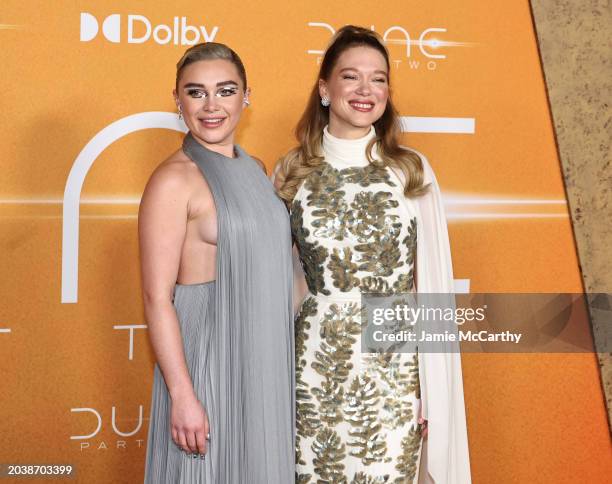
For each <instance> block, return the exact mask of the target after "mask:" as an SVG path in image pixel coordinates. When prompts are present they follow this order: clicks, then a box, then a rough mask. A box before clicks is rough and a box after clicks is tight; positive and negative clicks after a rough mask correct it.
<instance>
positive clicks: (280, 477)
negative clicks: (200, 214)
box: [145, 133, 295, 484]
mask: <svg viewBox="0 0 612 484" xmlns="http://www.w3.org/2000/svg"><path fill="white" fill-rule="evenodd" d="M235 150H236V155H237V156H236V157H235V158H228V157H226V156H223V155H221V154H218V153H215V152H213V151H210V150H208V149H207V148H205V147H204V146H202V145H201V144H199V143H198V142H197V141H196V140H195V139H194V138H193V136H192V135H191V134H190V133H188V134H187V136H186V137H185V139H184V142H183V151H184V152H185V154H186V155H187V156H188V157H189V158H191V159H192V160H193V161H194V162H195V163H196V164H197V165H198V167H199V168H200V171H201V172H202V175H203V176H204V178H205V179H206V181H207V183H208V185H209V187H210V189H211V192H212V194H213V197H214V201H215V205H216V210H217V225H218V227H217V230H218V231H217V260H216V265H217V268H216V281H215V282H213V283H209V284H201V285H192V286H188V285H187V286H184V285H178V284H177V286H176V288H175V299H174V305H175V307H176V309H177V315H178V317H179V320H180V326H181V332H182V335H183V341H184V346H185V357H186V359H187V365H188V367H189V371H190V374H191V377H192V381H193V384H194V389H195V391H196V394H197V395H198V398H199V399H200V401H201V402H202V403H203V405H204V408H205V409H206V411H207V413H208V418H209V423H210V443H209V447H208V454H207V456H206V459H204V460H201V459H192V458H191V457H189V456H187V455H185V454H184V453H183V452H181V451H180V450H179V449H178V448H177V447H176V446H175V444H174V442H173V441H172V438H171V435H170V431H169V403H170V401H169V396H168V392H167V388H166V387H165V384H164V382H163V378H162V375H161V372H160V371H159V369H158V368H157V367H156V369H155V375H154V388H153V395H152V407H151V420H150V429H149V437H148V447H147V459H146V470H145V482H146V483H162V482H163V483H202V484H213V483H214V484H242V483H249V484H250V483H253V484H260V483H261V484H276V483H278V484H285V483H291V482H293V481H294V478H295V440H294V430H293V429H294V425H295V397H294V395H295V388H294V378H295V368H294V343H293V334H294V333H293V321H292V300H291V298H292V268H291V232H290V228H289V218H288V214H287V210H286V209H285V206H284V204H283V203H282V202H281V200H280V199H279V198H278V197H277V196H276V194H275V192H274V188H273V186H272V184H271V182H270V181H269V180H268V178H267V177H266V175H265V174H264V172H263V171H262V170H261V168H260V167H259V166H258V165H257V163H256V162H255V161H254V160H253V159H252V158H251V157H250V156H249V155H248V154H246V153H245V152H244V151H243V150H242V148H240V147H239V146H237V145H236V146H235Z"/></svg>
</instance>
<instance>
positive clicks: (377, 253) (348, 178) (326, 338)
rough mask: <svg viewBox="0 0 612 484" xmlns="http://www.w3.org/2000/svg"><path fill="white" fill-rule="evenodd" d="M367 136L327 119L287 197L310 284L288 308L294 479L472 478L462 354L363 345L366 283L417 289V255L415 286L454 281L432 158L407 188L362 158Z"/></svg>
mask: <svg viewBox="0 0 612 484" xmlns="http://www.w3.org/2000/svg"><path fill="white" fill-rule="evenodd" d="M374 136H375V132H374V128H372V130H371V132H370V133H369V134H368V135H367V136H366V137H364V138H361V139H358V140H343V139H338V138H335V137H333V136H331V135H330V133H329V132H328V131H327V128H326V129H325V132H324V139H323V151H324V155H325V161H324V163H323V166H322V168H321V169H320V170H317V171H316V172H315V173H313V174H311V175H310V176H309V177H308V178H307V179H306V180H305V181H304V182H303V183H302V185H301V187H300V189H299V190H298V192H297V193H296V196H295V198H294V201H293V204H292V207H291V222H292V231H293V236H294V239H295V242H296V244H297V246H298V250H299V252H300V258H301V261H302V265H303V268H304V272H305V275H306V279H307V282H308V286H309V291H310V293H309V294H308V295H307V296H306V297H305V298H304V300H303V301H302V304H301V308H300V311H299V313H298V317H297V319H296V358H297V366H296V383H297V440H296V445H297V461H296V462H297V482H299V483H314V482H346V483H347V484H348V483H355V484H358V483H411V482H417V480H419V475H420V481H421V482H436V483H438V482H440V483H443V482H444V483H445V482H448V483H451V482H452V483H466V482H470V474H469V461H468V454H467V435H466V432H465V415H464V410H463V392H462V382H461V367H460V360H459V356H458V355H457V354H452V353H449V354H431V355H429V354H418V355H417V354H414V353H409V354H407V353H390V354H387V355H385V356H376V355H373V354H368V353H361V344H360V331H361V318H360V317H361V307H360V297H361V293H362V292H377V293H384V294H393V293H406V292H413V291H415V281H414V274H415V273H414V269H415V264H418V272H417V273H418V289H419V291H425V292H449V291H451V290H452V270H450V250H449V248H448V235H447V232H446V224H445V221H444V220H443V215H442V212H441V205H440V204H439V191H438V188H437V184H435V179H433V173H431V169H430V168H429V166H428V165H427V163H426V161H425V164H426V177H427V181H430V182H432V185H433V186H432V190H431V192H432V193H431V194H429V195H425V196H424V197H420V198H419V199H409V198H406V197H404V195H403V193H402V190H403V183H402V180H401V173H397V172H396V171H395V170H391V169H389V168H377V167H374V166H373V165H371V164H370V163H369V162H368V160H367V158H366V155H365V148H366V146H367V144H368V142H369V141H370V140H371V138H372V137H374ZM432 216H433V217H434V218H433V219H432V218H431V217H432ZM423 217H430V218H429V220H426V221H424V219H423ZM431 222H434V223H433V224H432V223H431ZM422 231H423V233H421V232H422ZM431 243H435V244H436V245H430V244H431ZM431 247H435V248H436V250H438V251H439V252H438V253H437V254H435V255H434V256H433V257H432V255H431V253H430V252H432V251H429V250H425V248H431ZM417 254H418V255H417ZM415 259H416V261H415ZM423 271H425V274H423ZM427 271H430V272H431V273H430V274H428V273H427ZM449 377H450V378H449ZM447 384H448V386H447ZM432 399H435V401H434V402H433V403H431V402H432ZM459 404H460V408H457V409H451V406H455V407H457V406H459ZM420 405H423V409H422V411H423V415H424V416H425V417H426V418H429V420H430V422H429V429H430V430H429V433H430V436H429V438H428V439H425V441H423V439H422V438H421V427H420V425H418V423H417V417H418V413H419V406H420ZM434 427H435V431H432V429H433V428H434ZM428 441H429V452H428V456H427V459H425V460H424V462H423V464H422V469H421V468H420V467H421V450H422V447H423V442H425V443H427V442H428Z"/></svg>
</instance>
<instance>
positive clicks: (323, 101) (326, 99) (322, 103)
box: [321, 96, 331, 107]
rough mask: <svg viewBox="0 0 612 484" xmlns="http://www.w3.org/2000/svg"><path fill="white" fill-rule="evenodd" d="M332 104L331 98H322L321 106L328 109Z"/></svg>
mask: <svg viewBox="0 0 612 484" xmlns="http://www.w3.org/2000/svg"><path fill="white" fill-rule="evenodd" d="M330 104H331V102H329V98H328V97H327V96H323V97H322V98H321V106H324V107H327V106H329V105H330Z"/></svg>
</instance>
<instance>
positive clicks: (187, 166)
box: [143, 150, 201, 201]
mask: <svg viewBox="0 0 612 484" xmlns="http://www.w3.org/2000/svg"><path fill="white" fill-rule="evenodd" d="M198 171H199V168H198V167H197V165H196V164H195V163H194V162H193V161H191V160H190V159H189V158H188V157H187V156H186V155H185V154H184V153H183V151H182V150H178V151H176V152H174V153H173V154H172V155H170V156H169V157H168V158H166V159H165V160H164V161H162V162H161V163H160V164H159V165H158V166H157V167H156V168H155V170H154V171H153V173H152V174H151V177H150V178H149V181H148V182H147V185H146V187H145V191H144V194H143V199H145V198H151V197H153V198H155V199H159V198H162V199H164V200H175V201H178V200H185V201H186V200H188V199H189V197H190V195H191V194H192V193H193V191H194V189H195V187H196V180H197V179H198V177H197V174H198V173H197V172H198ZM200 178H201V177H200Z"/></svg>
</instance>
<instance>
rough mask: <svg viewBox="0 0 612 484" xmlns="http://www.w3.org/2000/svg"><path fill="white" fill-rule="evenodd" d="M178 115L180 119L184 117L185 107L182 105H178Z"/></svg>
mask: <svg viewBox="0 0 612 484" xmlns="http://www.w3.org/2000/svg"><path fill="white" fill-rule="evenodd" d="M178 116H179V119H183V109H182V108H181V106H179V107H178Z"/></svg>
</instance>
